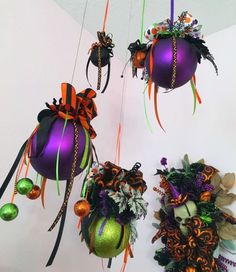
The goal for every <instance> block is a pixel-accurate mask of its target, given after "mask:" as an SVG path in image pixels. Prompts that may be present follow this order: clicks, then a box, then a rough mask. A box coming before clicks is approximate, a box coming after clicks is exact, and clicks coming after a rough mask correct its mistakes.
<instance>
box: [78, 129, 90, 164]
mask: <svg viewBox="0 0 236 272" xmlns="http://www.w3.org/2000/svg"><path fill="white" fill-rule="evenodd" d="M83 129H84V134H85V148H84V154H83V158H82V161H81V164H80V168H81V169H84V167H85V164H86V161H87V158H88V150H89V143H90V141H89V138H90V137H89V135H88V132H87V130H86V129H85V128H83Z"/></svg>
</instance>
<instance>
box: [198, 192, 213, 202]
mask: <svg viewBox="0 0 236 272" xmlns="http://www.w3.org/2000/svg"><path fill="white" fill-rule="evenodd" d="M200 200H201V201H205V202H208V201H210V200H211V192H209V191H206V192H203V193H201V195H200Z"/></svg>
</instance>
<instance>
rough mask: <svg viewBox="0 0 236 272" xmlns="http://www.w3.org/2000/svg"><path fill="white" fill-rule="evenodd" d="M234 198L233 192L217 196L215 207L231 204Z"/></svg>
mask: <svg viewBox="0 0 236 272" xmlns="http://www.w3.org/2000/svg"><path fill="white" fill-rule="evenodd" d="M235 200H236V195H235V194H227V195H225V196H217V198H216V202H215V204H216V206H217V207H222V206H227V205H230V204H232V203H233V202H234V201H235Z"/></svg>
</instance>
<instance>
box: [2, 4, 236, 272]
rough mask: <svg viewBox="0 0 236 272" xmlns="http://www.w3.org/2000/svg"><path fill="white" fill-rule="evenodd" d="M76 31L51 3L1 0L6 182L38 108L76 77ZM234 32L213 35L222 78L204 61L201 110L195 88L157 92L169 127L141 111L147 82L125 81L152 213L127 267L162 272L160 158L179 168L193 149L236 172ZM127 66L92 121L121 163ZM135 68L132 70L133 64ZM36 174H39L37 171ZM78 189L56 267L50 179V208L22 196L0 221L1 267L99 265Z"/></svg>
mask: <svg viewBox="0 0 236 272" xmlns="http://www.w3.org/2000/svg"><path fill="white" fill-rule="evenodd" d="M79 31H80V27H79V26H78V24H77V23H76V22H75V21H74V20H73V19H72V18H71V17H70V16H69V15H67V14H66V13H65V12H64V11H63V10H62V9H60V8H59V7H58V6H57V5H56V4H55V3H54V2H53V1H50V0H41V1H30V0H22V1H17V0H12V1H1V2H0V34H1V40H0V72H1V80H0V90H1V119H0V128H1V135H0V150H1V158H2V159H1V161H0V180H2V181H3V180H4V178H5V176H6V174H7V173H8V171H9V169H10V167H11V164H12V162H13V160H14V158H15V156H16V154H17V152H18V149H19V148H20V145H21V144H22V143H23V141H24V140H25V138H27V137H28V136H29V134H30V132H31V131H32V129H33V128H34V126H35V125H36V116H37V113H38V112H39V111H40V110H41V109H42V108H44V102H46V101H48V102H51V100H52V98H53V97H60V83H61V82H63V81H70V80H71V73H72V68H73V63H74V56H75V51H76V45H77V41H78V35H79ZM235 34H236V27H235V26H234V27H231V28H229V29H226V30H224V31H222V32H218V33H216V34H214V35H211V36H209V37H207V38H206V40H207V44H208V46H209V48H210V49H211V51H212V53H213V54H214V56H215V58H216V62H217V64H218V66H219V74H220V75H219V76H218V77H216V76H215V74H214V70H213V67H211V65H210V64H209V63H208V62H207V61H204V62H203V64H202V65H201V66H199V67H198V71H197V77H198V89H199V92H200V94H201V97H202V100H203V104H202V105H201V106H199V107H198V109H197V112H196V114H195V115H194V116H192V105H193V99H192V93H191V89H190V86H184V87H182V88H179V89H177V90H175V91H173V92H172V93H169V94H163V93H161V94H160V95H159V105H160V115H161V118H162V121H163V124H164V126H165V128H166V131H167V133H163V132H162V131H161V130H160V129H159V127H158V125H157V124H156V122H155V120H154V118H153V117H154V112H153V106H152V104H150V105H149V106H150V107H148V109H149V116H150V118H151V121H152V124H153V129H154V133H153V134H151V133H150V132H149V130H148V128H147V125H146V123H145V117H144V110H143V95H142V91H143V82H141V81H140V80H137V79H132V78H131V77H130V76H129V78H128V82H127V88H126V91H125V107H124V118H123V133H122V146H121V165H122V166H123V167H125V168H128V169H129V168H131V167H132V166H133V164H134V163H135V162H136V161H140V162H141V163H142V170H143V172H144V175H145V179H146V181H147V183H148V185H149V190H148V192H147V193H146V195H145V198H146V199H147V200H148V201H149V203H150V205H149V214H148V216H147V218H146V220H145V221H142V222H139V225H138V231H139V240H138V241H137V243H136V244H135V248H134V254H135V258H134V259H132V260H130V261H129V263H128V266H127V271H130V272H134V271H135V272H141V271H143V270H144V269H145V270H146V271H149V272H152V271H153V272H154V271H163V269H162V268H159V267H158V265H157V263H156V262H155V261H154V260H153V255H154V251H155V249H156V248H157V247H158V244H155V245H151V242H150V241H151V238H152V236H153V235H154V233H155V230H154V229H153V228H152V226H151V223H152V222H154V219H153V211H154V210H156V209H157V208H158V202H157V201H156V197H157V196H156V194H155V193H154V192H153V191H152V188H153V186H154V185H156V184H157V183H158V178H157V177H154V176H153V174H154V173H155V169H156V168H158V167H160V164H159V160H160V158H161V157H162V156H166V157H167V158H168V161H169V164H170V165H174V166H176V165H178V164H179V161H180V159H181V158H182V156H183V155H184V154H185V153H188V154H189V156H190V158H192V160H193V161H194V160H197V159H199V158H201V157H204V158H205V159H206V160H207V162H208V163H209V164H212V165H214V166H215V167H216V168H218V169H220V170H221V171H222V172H227V171H231V172H236V152H235V150H236V144H235V129H236V121H235V116H236V107H235V98H236V94H235V91H236V90H235V72H236V71H235V66H234V64H235V63H236V55H235ZM94 41H95V38H94V37H93V36H92V35H91V34H89V33H88V32H86V31H85V32H84V35H83V43H82V45H81V48H80V55H79V65H78V67H77V68H78V69H77V71H76V77H75V78H76V80H75V84H74V85H75V87H76V88H77V89H78V90H82V89H83V88H86V87H87V86H88V84H87V83H86V80H85V64H86V61H87V51H88V48H89V47H90V45H91V43H92V42H94ZM122 68H123V63H121V62H120V61H119V60H118V59H117V58H115V57H114V58H113V59H112V78H111V82H110V85H109V88H108V90H107V91H106V93H105V94H104V95H100V94H99V95H98V97H97V99H96V102H97V106H98V111H99V116H98V117H97V118H96V120H94V122H93V125H94V128H95V130H96V132H97V134H98V136H97V139H96V140H95V145H96V147H97V152H98V154H99V158H100V160H101V161H105V160H112V161H113V160H114V152H115V141H116V129H117V125H118V122H119V109H120V101H121V91H122V80H121V78H120V72H121V70H122ZM128 72H129V75H130V74H131V73H130V70H129V71H128ZM31 177H32V178H34V177H35V174H34V172H33V171H32V172H31ZM62 187H63V185H62ZM80 187H81V181H80V180H78V179H77V181H76V183H75V186H74V189H73V193H72V196H71V200H70V203H69V208H68V217H67V222H66V226H65V230H64V235H63V238H62V242H61V246H60V249H59V252H58V255H57V258H56V260H55V262H54V265H53V266H52V267H50V268H47V269H46V268H44V266H45V264H46V261H47V259H48V257H49V255H50V253H51V250H52V247H53V245H54V242H55V238H56V235H57V230H54V231H53V232H52V233H47V229H48V227H49V226H50V224H51V223H52V221H53V219H54V217H55V215H56V213H57V211H58V209H59V207H60V204H61V201H62V196H61V197H58V196H57V194H56V189H55V183H54V182H53V181H52V182H48V186H47V189H46V196H45V197H46V209H45V210H43V209H42V208H41V205H40V201H36V202H31V201H29V200H28V199H25V198H24V197H20V196H18V197H17V199H16V204H17V205H18V206H19V209H20V214H19V216H18V218H17V219H16V220H15V221H13V222H10V223H9V222H3V221H1V222H0V239H1V243H0V255H1V261H0V271H1V272H29V271H34V272H39V271H49V272H54V271H55V272H56V271H57V272H64V271H68V272H74V271H102V266H101V261H100V259H98V258H96V257H94V256H89V254H88V250H87V248H86V246H85V245H84V243H83V244H82V243H81V242H80V237H79V236H78V232H77V229H76V224H77V218H76V217H75V216H74V213H73V211H72V209H73V204H74V203H75V201H77V200H78V199H79V192H80ZM12 189H13V181H12V184H11V186H9V188H8V190H7V191H6V193H5V195H4V197H3V199H2V200H1V203H0V205H2V204H3V203H5V202H7V201H9V200H10V195H11V192H12ZM122 257H123V256H122ZM122 257H118V258H117V259H116V260H114V262H113V266H112V269H111V271H119V269H120V267H121V265H122ZM230 271H233V269H231V270H230ZM235 271H236V270H235Z"/></svg>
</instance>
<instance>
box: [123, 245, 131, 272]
mask: <svg viewBox="0 0 236 272" xmlns="http://www.w3.org/2000/svg"><path fill="white" fill-rule="evenodd" d="M129 247H130V245H128V246H127V247H126V249H125V254H124V261H123V265H122V268H121V272H124V271H125V268H126V265H127V262H128V258H129Z"/></svg>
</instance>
